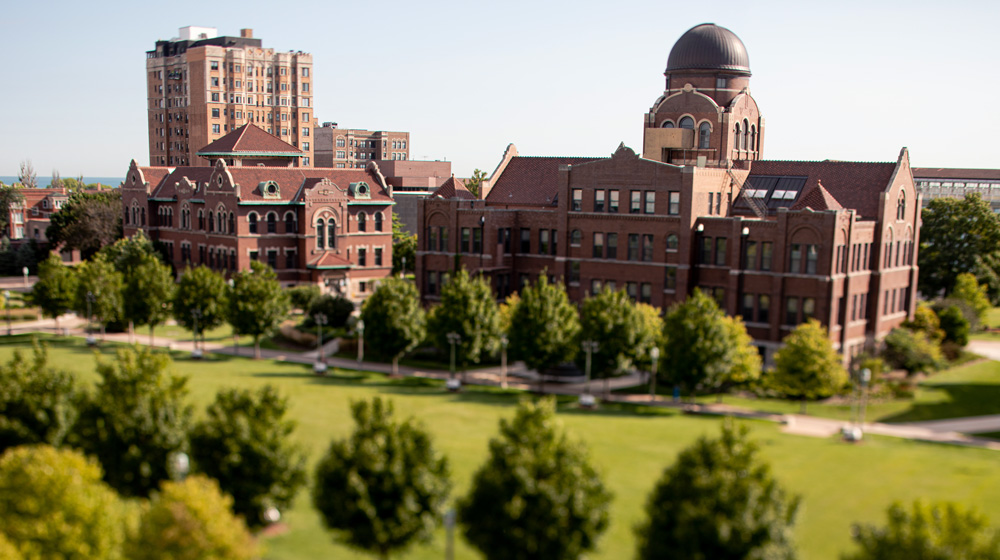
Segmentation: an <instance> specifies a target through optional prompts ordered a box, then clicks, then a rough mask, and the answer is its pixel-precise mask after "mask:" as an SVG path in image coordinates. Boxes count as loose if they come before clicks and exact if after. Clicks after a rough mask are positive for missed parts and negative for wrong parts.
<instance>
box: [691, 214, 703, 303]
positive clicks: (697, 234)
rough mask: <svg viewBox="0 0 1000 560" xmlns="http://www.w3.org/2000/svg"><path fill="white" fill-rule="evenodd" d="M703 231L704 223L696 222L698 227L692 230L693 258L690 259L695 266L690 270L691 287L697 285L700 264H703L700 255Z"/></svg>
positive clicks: (699, 275)
mask: <svg viewBox="0 0 1000 560" xmlns="http://www.w3.org/2000/svg"><path fill="white" fill-rule="evenodd" d="M704 233H705V224H698V227H696V228H695V230H694V259H692V261H693V262H694V265H695V266H694V270H692V271H691V276H692V277H693V278H692V280H693V282H692V284H694V286H693V288H697V287H698V281H699V280H700V277H701V265H703V264H705V263H703V262H702V258H701V257H702V254H701V239H702V235H703V234H704ZM693 288H692V289H693ZM689 292H690V290H689Z"/></svg>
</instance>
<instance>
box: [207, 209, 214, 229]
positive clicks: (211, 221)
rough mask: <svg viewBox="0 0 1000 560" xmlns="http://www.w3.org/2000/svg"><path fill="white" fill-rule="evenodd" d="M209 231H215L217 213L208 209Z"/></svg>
mask: <svg viewBox="0 0 1000 560" xmlns="http://www.w3.org/2000/svg"><path fill="white" fill-rule="evenodd" d="M208 231H215V213H214V212H212V211H211V210H209V211H208Z"/></svg>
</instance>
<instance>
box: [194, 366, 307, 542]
mask: <svg viewBox="0 0 1000 560" xmlns="http://www.w3.org/2000/svg"><path fill="white" fill-rule="evenodd" d="M287 412H288V399H286V398H283V397H281V395H279V394H278V391H277V390H276V389H275V388H274V387H273V386H271V385H265V386H264V387H261V388H260V389H259V390H257V391H256V392H251V391H249V390H247V389H223V390H221V391H219V392H218V393H217V394H216V395H215V402H213V403H212V404H211V405H209V407H208V414H207V417H206V418H205V419H204V420H203V421H201V422H199V423H198V424H197V425H195V427H194V429H193V430H192V432H191V457H192V459H194V463H195V466H196V467H197V468H198V470H200V471H201V472H203V473H205V474H207V475H208V476H211V477H212V478H214V479H215V480H217V481H219V486H220V487H221V488H222V490H223V491H225V492H226V493H227V494H229V495H231V496H232V497H233V511H234V512H236V514H238V515H241V516H243V518H244V519H245V520H246V522H247V524H248V525H250V526H258V525H261V524H263V523H264V522H265V520H264V517H263V513H264V511H265V510H266V509H267V508H269V507H271V506H273V507H276V508H278V509H279V510H285V509H288V508H289V507H290V506H291V504H292V500H293V499H294V498H295V494H296V492H298V490H299V489H300V488H301V487H302V486H303V485H304V484H305V481H306V479H305V454H304V453H303V452H302V449H301V448H300V447H299V446H298V445H296V444H295V443H293V442H292V440H291V435H292V432H293V431H295V421H293V420H289V419H288V418H286V414H287Z"/></svg>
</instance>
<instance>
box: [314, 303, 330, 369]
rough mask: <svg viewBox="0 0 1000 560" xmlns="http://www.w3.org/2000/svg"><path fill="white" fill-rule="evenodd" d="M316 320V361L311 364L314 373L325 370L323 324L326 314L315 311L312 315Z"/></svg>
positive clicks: (324, 323)
mask: <svg viewBox="0 0 1000 560" xmlns="http://www.w3.org/2000/svg"><path fill="white" fill-rule="evenodd" d="M313 321H315V322H316V363H315V364H313V371H315V372H316V373H320V374H322V373H325V372H326V356H325V355H324V353H323V326H325V325H326V322H327V320H326V314H325V313H317V314H315V315H313Z"/></svg>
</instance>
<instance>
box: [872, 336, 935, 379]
mask: <svg viewBox="0 0 1000 560" xmlns="http://www.w3.org/2000/svg"><path fill="white" fill-rule="evenodd" d="M882 342H883V344H885V349H884V350H883V351H882V357H883V358H885V361H886V362H888V363H889V365H891V366H892V367H894V368H898V369H905V370H906V372H907V373H909V374H910V375H913V374H914V373H917V372H918V371H923V372H932V371H934V370H936V369H938V368H939V367H941V363H942V358H941V349H940V348H939V347H938V345H937V344H935V343H934V342H933V341H931V340H928V339H927V335H925V334H924V333H922V332H913V331H911V330H909V329H892V331H891V332H890V333H889V334H887V335H886V337H885V339H884V340H883V341H882Z"/></svg>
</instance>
